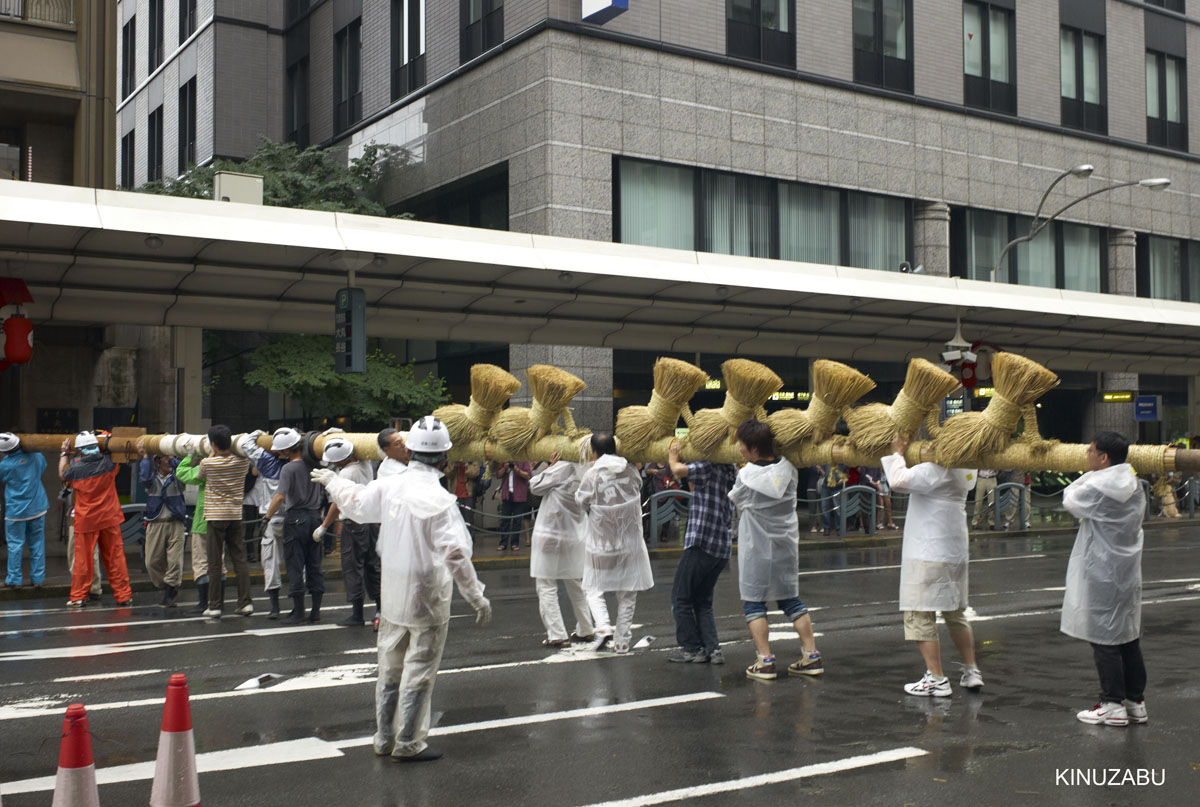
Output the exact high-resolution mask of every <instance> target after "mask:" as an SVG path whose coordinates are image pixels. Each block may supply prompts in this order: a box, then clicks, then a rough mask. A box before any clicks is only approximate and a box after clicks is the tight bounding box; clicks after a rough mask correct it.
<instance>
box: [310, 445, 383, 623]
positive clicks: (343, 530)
mask: <svg viewBox="0 0 1200 807" xmlns="http://www.w3.org/2000/svg"><path fill="white" fill-rule="evenodd" d="M321 460H322V462H324V463H325V464H326V465H328V466H330V467H331V468H333V469H335V470H336V471H337V475H338V477H339V478H340V479H347V480H349V481H350V482H351V483H353V484H355V485H369V484H370V483H371V482H372V481H373V480H374V479H375V474H374V473H373V472H372V471H371V463H369V462H367V461H366V460H356V459H355V458H354V446H353V445H351V444H350V441H349V440H347V439H345V438H344V437H330V438H329V439H328V440H326V441H325V448H324V449H323V451H322V453H321ZM334 520H337V522H338V526H339V533H338V535H339V537H340V538H341V539H342V552H341V556H342V581H343V582H344V583H345V584H346V600H347V601H348V602H349V603H350V615H349V616H348V617H346V618H345V619H343V620H342V621H341V622H339V623H338V625H340V626H342V627H344V628H353V627H361V626H362V625H364V624H366V623H365V622H364V621H363V598H364V595H367V596H370V598H371V600H372V601H374V603H375V613H376V616H378V614H379V556H378V555H376V554H375V543H376V541H377V540H378V539H379V525H378V524H360V523H358V522H357V521H354V520H353V519H349V518H346V515H345V513H342V512H341V511H340V510H339V509H338V506H337V504H336V503H334V504H331V505H330V506H329V510H328V512H326V513H325V520H324V521H322V522H321V526H320V527H317V532H316V533H314V534H313V540H318V538H319V537H323V536H324V535H325V531H326V530H328V529H329V527H330V526H332V524H333V522H334Z"/></svg>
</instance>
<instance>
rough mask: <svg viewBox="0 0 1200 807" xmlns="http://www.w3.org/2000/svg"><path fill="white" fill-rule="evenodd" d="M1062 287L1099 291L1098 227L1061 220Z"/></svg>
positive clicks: (1099, 256)
mask: <svg viewBox="0 0 1200 807" xmlns="http://www.w3.org/2000/svg"><path fill="white" fill-rule="evenodd" d="M1062 233H1063V288H1065V289H1075V290H1076V291H1097V292H1098V291H1100V271H1101V265H1100V261H1101V253H1100V228H1098V227H1087V226H1085V225H1082V224H1070V223H1067V222H1063V225H1062Z"/></svg>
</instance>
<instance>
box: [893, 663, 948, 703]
mask: <svg viewBox="0 0 1200 807" xmlns="http://www.w3.org/2000/svg"><path fill="white" fill-rule="evenodd" d="M904 691H905V692H907V693H908V694H909V695H919V696H920V697H922V698H948V697H950V679H949V678H947V677H946V676H944V675H943V676H942V677H941V678H935V677H934V675H933V673H931V672H930V671H929V670H926V671H925V677H924V678H922V679H921V680H920V681H917V682H916V683H913V684H905V685H904Z"/></svg>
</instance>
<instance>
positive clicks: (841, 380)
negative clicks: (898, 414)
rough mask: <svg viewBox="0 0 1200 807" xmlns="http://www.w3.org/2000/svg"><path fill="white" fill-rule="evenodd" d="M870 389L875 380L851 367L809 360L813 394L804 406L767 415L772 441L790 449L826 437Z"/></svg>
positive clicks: (873, 386)
mask: <svg viewBox="0 0 1200 807" xmlns="http://www.w3.org/2000/svg"><path fill="white" fill-rule="evenodd" d="M873 389H875V382H874V381H872V380H871V379H870V378H868V377H867V376H865V375H863V374H862V373H860V372H859V371H858V370H855V369H854V368H853V367H848V366H846V365H845V364H842V363H840V362H836V361H829V360H827V359H818V360H817V361H815V362H813V396H812V400H811V401H809V403H808V408H807V409H805V410H803V411H801V410H799V409H782V410H780V411H778V412H775V413H773V414H772V415H771V416H770V417H769V418H767V422H768V423H769V424H771V432H772V434H774V436H775V442H776V443H777V444H778V445H779V446H780V447H781V448H782V449H783V450H784V451H791V450H794V449H795V447H796V446H798V445H800V444H801V443H803V442H804V441H806V440H813V441H816V442H820V441H822V440H824V439H826V438H827V437H829V436H830V435H831V434H833V430H834V429H835V428H836V427H837V422H838V419H839V418H840V417H842V414H843V413H844V412H845V410H846V408H847V407H848V406H850V405H851V404H852V403H854V402H855V401H857V400H858V399H859V398H861V397H862V396H864V395H866V394H867V393H868V392H870V391H871V390H873Z"/></svg>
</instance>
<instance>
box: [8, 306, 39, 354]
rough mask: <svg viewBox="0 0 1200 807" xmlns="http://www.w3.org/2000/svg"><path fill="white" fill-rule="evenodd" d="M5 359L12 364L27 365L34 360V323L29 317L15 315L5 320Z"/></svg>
mask: <svg viewBox="0 0 1200 807" xmlns="http://www.w3.org/2000/svg"><path fill="white" fill-rule="evenodd" d="M4 358H5V359H6V360H7V361H9V362H11V363H12V364H25V363H26V362H28V361H29V360H30V359H31V358H33V323H32V322H30V321H29V317H26V316H24V315H22V314H14V315H13V316H11V317H9V318H8V319H6V320H4Z"/></svg>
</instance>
